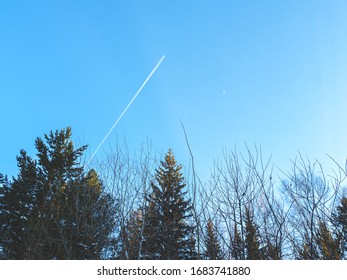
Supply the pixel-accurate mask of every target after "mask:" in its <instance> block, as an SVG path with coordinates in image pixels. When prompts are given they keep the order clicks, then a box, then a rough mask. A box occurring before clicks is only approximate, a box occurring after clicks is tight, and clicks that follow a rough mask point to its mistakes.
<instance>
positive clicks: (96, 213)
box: [0, 128, 114, 259]
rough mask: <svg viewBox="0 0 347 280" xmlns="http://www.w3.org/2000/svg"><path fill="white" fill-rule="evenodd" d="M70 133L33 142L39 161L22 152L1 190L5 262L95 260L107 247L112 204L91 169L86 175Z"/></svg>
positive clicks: (0, 212) (81, 150) (69, 130)
mask: <svg viewBox="0 0 347 280" xmlns="http://www.w3.org/2000/svg"><path fill="white" fill-rule="evenodd" d="M70 138H71V129H70V128H67V129H63V130H60V131H56V132H55V133H53V132H51V133H50V134H48V135H45V138H44V140H43V139H41V138H37V139H36V141H35V146H36V149H37V160H35V159H33V158H31V157H30V156H28V155H27V153H26V152H25V151H24V150H22V151H21V152H20V155H19V156H18V157H17V162H18V168H19V173H18V175H17V176H16V177H15V178H13V180H12V181H11V182H9V183H8V186H7V187H6V188H5V193H4V195H3V199H2V201H3V203H1V210H0V215H1V217H0V219H1V221H3V222H4V224H3V227H2V228H1V236H2V237H3V236H4V239H3V240H4V241H2V244H1V246H2V248H3V252H4V255H5V258H7V259H99V258H102V257H105V255H104V254H105V252H106V250H107V249H108V248H109V246H110V244H111V243H110V242H111V241H112V240H111V238H110V237H111V234H112V231H113V223H114V213H113V210H114V201H113V199H112V198H111V197H110V196H109V195H108V194H107V193H106V192H105V191H104V187H103V185H102V182H101V181H100V180H99V178H98V175H97V173H96V172H95V171H94V170H91V171H89V172H88V173H87V174H85V173H84V169H83V167H81V166H80V162H79V160H80V157H81V156H82V154H83V151H84V150H85V149H86V146H83V147H81V148H78V149H75V148H74V145H73V142H72V140H71V139H70Z"/></svg>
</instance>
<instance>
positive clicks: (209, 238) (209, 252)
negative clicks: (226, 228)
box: [204, 218, 222, 260]
mask: <svg viewBox="0 0 347 280" xmlns="http://www.w3.org/2000/svg"><path fill="white" fill-rule="evenodd" d="M205 235H206V237H205V240H204V243H205V252H204V258H205V259H207V260H220V259H222V250H221V246H220V243H219V239H218V236H217V232H216V229H215V227H214V225H213V222H212V220H211V218H209V219H208V220H207V224H206V233H205Z"/></svg>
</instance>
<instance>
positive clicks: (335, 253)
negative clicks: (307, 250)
mask: <svg viewBox="0 0 347 280" xmlns="http://www.w3.org/2000/svg"><path fill="white" fill-rule="evenodd" d="M340 243H341V242H340V240H339V238H334V236H333V234H332V232H331V231H330V230H329V228H328V226H327V223H326V222H325V221H322V222H320V223H319V229H318V231H317V233H316V244H317V247H318V250H319V255H320V257H319V258H320V259H323V260H339V259H341V246H340Z"/></svg>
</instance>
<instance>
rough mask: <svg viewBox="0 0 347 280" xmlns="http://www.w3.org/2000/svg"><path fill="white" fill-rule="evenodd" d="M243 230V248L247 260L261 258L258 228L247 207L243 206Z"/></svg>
mask: <svg viewBox="0 0 347 280" xmlns="http://www.w3.org/2000/svg"><path fill="white" fill-rule="evenodd" d="M245 230H246V234H245V235H246V237H245V249H246V252H247V260H260V259H262V256H261V252H260V244H259V234H258V228H257V225H256V223H255V222H254V218H253V215H252V214H251V212H250V210H249V208H248V207H246V208H245Z"/></svg>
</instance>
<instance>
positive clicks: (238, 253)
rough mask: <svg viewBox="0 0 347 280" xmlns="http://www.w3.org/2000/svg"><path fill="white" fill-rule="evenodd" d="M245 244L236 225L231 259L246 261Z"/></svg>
mask: <svg viewBox="0 0 347 280" xmlns="http://www.w3.org/2000/svg"><path fill="white" fill-rule="evenodd" d="M243 247H244V242H243V241H242V238H241V235H240V232H239V229H238V227H237V225H236V223H235V224H234V232H233V236H232V240H231V259H234V260H242V259H244V253H243V252H244V250H243Z"/></svg>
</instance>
